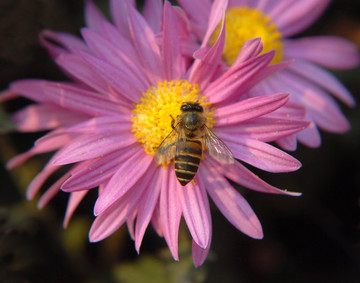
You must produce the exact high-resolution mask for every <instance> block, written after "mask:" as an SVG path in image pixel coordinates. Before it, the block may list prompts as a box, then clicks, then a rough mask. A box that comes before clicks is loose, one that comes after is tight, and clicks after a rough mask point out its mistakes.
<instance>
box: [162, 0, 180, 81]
mask: <svg viewBox="0 0 360 283" xmlns="http://www.w3.org/2000/svg"><path fill="white" fill-rule="evenodd" d="M177 26H178V24H177V15H176V13H175V11H174V10H173V8H172V6H171V4H170V3H169V2H167V1H166V2H165V3H164V19H163V42H162V46H163V49H162V62H163V70H164V76H165V79H167V80H179V79H180V78H181V77H182V76H183V75H184V74H185V62H184V60H183V56H181V55H182V54H181V46H180V44H179V41H180V40H179V37H180V34H179V30H178V28H177Z"/></svg>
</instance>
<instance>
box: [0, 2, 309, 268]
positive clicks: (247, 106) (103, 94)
mask: <svg viewBox="0 0 360 283" xmlns="http://www.w3.org/2000/svg"><path fill="white" fill-rule="evenodd" d="M150 2H151V1H150ZM110 3H111V11H112V18H113V22H114V24H115V25H112V24H111V23H109V22H108V21H106V20H105V19H104V17H103V16H102V14H101V13H100V12H99V11H98V9H97V8H96V7H95V5H93V3H92V2H90V1H88V2H87V6H86V20H87V26H88V27H87V28H84V29H82V30H81V34H82V37H83V39H84V40H81V39H79V38H76V37H74V36H71V35H69V34H64V33H58V32H51V31H44V32H43V33H42V36H41V40H42V42H43V44H44V45H45V46H46V47H47V48H48V50H49V51H50V54H51V55H52V56H53V57H54V58H55V61H56V63H57V64H58V65H59V66H60V67H61V68H62V69H63V70H64V71H65V72H66V73H67V74H68V75H69V76H70V77H71V78H72V79H73V82H50V81H45V80H21V81H17V82H14V83H12V84H11V85H10V87H9V89H8V90H7V91H5V92H4V93H3V94H2V100H6V99H10V98H14V97H16V96H17V95H21V96H24V97H26V98H29V99H31V100H33V101H35V102H36V104H33V105H30V106H28V107H26V108H25V109H22V110H20V111H19V112H17V113H15V115H14V120H15V121H16V123H17V125H18V129H19V131H22V132H30V131H39V130H50V132H49V133H48V134H46V135H45V136H44V137H42V138H40V139H39V140H38V141H37V142H36V143H35V145H34V147H33V148H32V149H30V150H29V151H28V152H26V153H23V154H20V155H18V156H16V157H14V158H13V159H12V160H10V161H9V163H8V167H9V168H13V167H14V166H17V165H19V164H21V163H22V162H24V161H25V160H27V159H28V158H30V157H31V156H33V155H35V154H40V153H44V152H49V151H56V153H55V154H54V155H53V157H52V158H51V159H50V161H49V162H48V164H47V165H46V166H45V167H44V169H43V170H42V172H40V173H39V174H38V175H37V176H36V177H35V179H34V180H33V181H32V182H31V184H30V185H29V188H28V190H27V197H28V198H29V199H31V198H33V197H34V195H35V194H36V193H37V192H38V191H39V189H40V187H41V186H42V185H43V184H44V182H45V180H46V179H47V178H48V177H49V176H50V175H51V174H52V173H53V172H55V171H56V170H57V169H59V168H60V167H62V166H63V165H67V164H72V165H73V166H72V167H71V168H70V169H69V171H68V172H67V173H66V174H64V175H63V176H62V177H61V178H60V179H59V180H58V181H56V182H55V183H54V184H53V185H52V186H51V187H50V188H49V189H48V190H47V191H46V192H45V193H44V194H43V196H42V197H41V198H40V200H39V207H43V206H44V205H45V204H46V203H47V202H48V201H49V200H50V199H51V198H52V197H53V196H54V195H55V194H57V193H58V192H59V191H60V189H61V190H63V191H65V192H69V193H70V198H69V202H68V207H67V211H66V215H65V220H64V226H66V225H67V224H68V222H69V219H70V217H71V215H72V214H73V212H74V210H75V209H76V207H77V206H78V204H79V203H80V202H81V200H82V199H83V197H84V196H85V195H86V193H87V192H88V191H89V190H90V189H93V188H99V196H98V199H97V201H96V203H95V206H94V214H95V215H96V219H95V221H94V223H93V225H92V227H91V229H90V233H89V238H90V241H92V242H97V241H100V240H102V239H104V238H106V237H108V236H109V235H111V234H112V233H113V232H115V231H116V230H117V229H118V228H119V227H121V226H122V225H123V224H125V223H127V225H128V228H129V232H130V235H131V237H132V238H133V239H134V241H135V247H136V250H137V251H138V252H139V250H140V245H141V242H142V239H143V236H144V233H145V230H146V228H147V226H148V225H149V223H150V222H151V224H152V226H153V227H154V228H155V230H156V231H157V233H158V234H159V235H160V236H163V237H164V238H165V240H166V242H167V244H168V246H169V249H170V251H171V254H172V256H173V257H174V259H175V260H178V258H179V257H178V229H179V223H180V219H181V217H184V219H185V222H186V224H187V227H188V228H189V231H190V234H191V236H192V239H193V259H194V264H195V265H196V266H199V265H201V264H202V263H203V261H204V260H205V258H206V255H207V253H208V251H209V248H210V242H211V234H212V225H211V217H210V207H209V200H208V195H209V196H210V197H211V199H212V200H213V201H214V203H215V204H216V205H217V207H218V208H219V209H220V211H221V212H222V213H223V214H224V216H225V217H226V218H227V219H228V220H229V221H230V222H231V223H232V224H233V225H234V226H235V227H236V228H238V229H239V230H240V231H242V232H243V233H245V234H247V235H248V236H250V237H253V238H262V237H263V233H262V229H261V225H260V222H259V220H258V218H257V217H256V215H255V213H254V211H253V210H252V209H251V207H250V205H249V204H248V203H247V202H246V200H245V199H244V198H243V197H242V196H241V195H240V194H239V193H238V192H237V191H236V190H235V189H234V188H233V187H232V186H231V185H230V183H229V181H228V180H227V179H230V180H232V181H234V182H236V183H239V184H240V185H242V186H244V187H247V188H249V189H252V190H256V191H260V192H267V193H275V194H285V195H298V194H297V193H291V192H288V191H283V190H280V189H277V188H275V187H273V186H271V185H269V184H267V183H266V182H264V181H263V180H261V179H260V178H259V177H258V176H256V175H255V174H253V173H252V172H251V171H250V170H249V169H247V168H246V167H245V166H244V165H242V164H241V163H240V162H238V161H235V163H234V164H228V165H226V164H222V163H220V162H219V161H217V160H216V159H214V158H213V157H211V156H210V155H208V153H207V152H205V153H204V156H203V157H204V158H203V160H202V161H201V164H200V166H199V170H198V173H197V174H196V176H195V181H194V182H190V183H189V184H187V185H186V186H184V187H183V186H181V185H180V183H179V182H178V180H177V179H176V177H175V173H174V168H173V165H172V164H167V165H166V164H165V165H160V164H156V163H155V161H154V155H155V153H156V150H157V148H158V147H159V145H160V143H161V142H162V140H163V139H164V138H165V137H166V136H167V135H168V134H169V132H170V131H171V130H172V128H171V121H172V118H171V116H172V117H176V116H177V115H179V114H180V107H181V105H182V103H183V102H197V103H199V104H200V105H201V106H202V107H203V108H204V115H205V118H206V125H207V126H208V127H209V128H210V129H212V130H213V131H214V132H215V133H216V134H217V135H218V137H219V138H220V139H222V140H223V142H224V143H226V145H227V146H228V147H229V148H230V149H231V151H232V153H233V156H234V157H235V158H237V159H239V160H241V161H244V162H246V163H248V164H251V165H253V166H255V167H258V168H260V169H263V170H266V171H270V172H289V171H294V170H297V169H298V168H299V167H300V163H299V162H298V161H297V160H296V159H294V158H293V157H291V156H290V155H288V154H286V153H284V152H282V151H281V150H279V149H277V148H275V147H273V146H271V145H269V144H268V143H267V142H271V141H274V140H277V139H279V138H282V137H286V136H288V135H291V134H293V133H296V132H298V131H300V130H303V129H304V128H305V127H306V126H307V125H308V123H307V122H303V121H301V119H302V117H303V115H304V113H303V110H302V108H299V107H297V106H294V105H292V104H289V105H287V106H284V105H285V104H286V103H287V101H288V99H289V95H288V94H282V93H279V94H271V95H264V96H261V97H255V98H250V99H244V100H240V97H241V95H242V94H244V93H245V92H246V91H247V90H249V89H250V88H251V87H253V86H254V85H255V84H256V83H257V82H259V81H261V80H262V79H263V78H264V77H267V76H269V75H271V74H273V73H274V72H275V71H277V70H279V69H281V68H283V67H284V66H285V65H284V64H275V65H271V66H269V64H270V62H271V61H272V60H273V57H274V53H275V52H274V51H269V52H266V53H264V54H261V55H260V54H259V53H260V52H261V49H262V43H261V40H259V39H255V40H250V41H248V42H247V43H245V44H244V46H243V48H242V49H241V51H240V53H239V55H238V57H237V59H236V63H234V64H233V65H232V66H231V67H230V68H229V69H228V71H226V72H225V73H223V74H222V75H221V76H217V75H216V70H217V69H218V66H219V64H220V63H221V58H222V53H223V47H224V42H225V30H224V29H222V30H221V31H220V33H219V36H218V39H217V40H216V41H215V42H214V44H213V46H212V47H211V48H209V49H207V50H200V51H199V52H198V53H199V54H197V55H198V57H199V58H200V57H201V59H199V58H198V59H195V60H194V62H193V63H191V64H189V62H188V58H187V57H184V56H182V53H183V52H182V50H181V46H182V44H181V43H180V40H181V39H182V38H184V37H186V36H187V35H186V24H185V23H186V21H185V19H184V13H183V12H182V11H181V10H179V9H178V8H174V7H172V6H171V5H170V4H169V2H167V1H165V3H164V6H163V11H162V12H161V13H158V14H156V13H152V12H151V9H152V8H150V7H149V6H146V7H145V12H144V16H142V15H141V14H139V13H138V11H137V10H136V9H135V8H134V6H133V5H132V4H131V3H130V2H129V1H111V2H110ZM146 11H148V12H146ZM157 11H158V10H157ZM220 12H221V13H222V14H223V15H224V12H225V10H222V11H220ZM160 19H162V21H163V22H162V25H160ZM157 32H160V33H162V40H161V43H160V44H159V43H158V41H157V39H156V36H155V33H157ZM275 110H277V111H276V112H275ZM289 113H292V114H291V115H290V116H289ZM294 113H295V114H294ZM264 115H267V118H266V119H265V118H264Z"/></svg>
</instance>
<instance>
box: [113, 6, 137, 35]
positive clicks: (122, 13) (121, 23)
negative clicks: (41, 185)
mask: <svg viewBox="0 0 360 283" xmlns="http://www.w3.org/2000/svg"><path fill="white" fill-rule="evenodd" d="M127 4H129V5H133V6H135V1H134V0H123V1H119V0H110V13H111V18H112V21H113V22H114V23H115V25H116V27H117V28H118V30H119V31H120V33H121V34H122V35H124V36H126V37H129V27H128V17H129V15H128V13H127V9H126V5H127Z"/></svg>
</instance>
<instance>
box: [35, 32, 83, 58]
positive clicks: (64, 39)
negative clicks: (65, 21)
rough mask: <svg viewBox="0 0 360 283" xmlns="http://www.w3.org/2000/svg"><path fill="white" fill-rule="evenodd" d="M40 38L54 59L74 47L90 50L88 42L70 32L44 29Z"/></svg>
mask: <svg viewBox="0 0 360 283" xmlns="http://www.w3.org/2000/svg"><path fill="white" fill-rule="evenodd" d="M39 39H40V43H41V44H42V45H43V46H44V47H45V48H46V49H47V51H48V52H49V54H50V56H51V57H52V58H54V59H55V58H56V57H58V56H60V55H61V54H66V53H69V52H70V50H72V48H76V49H79V50H88V47H87V46H86V44H85V43H84V42H83V41H82V40H81V39H80V38H79V37H77V36H74V35H72V34H69V33H63V32H54V31H51V30H43V31H42V32H41V33H40V35H39ZM54 43H56V44H54ZM59 45H60V46H59Z"/></svg>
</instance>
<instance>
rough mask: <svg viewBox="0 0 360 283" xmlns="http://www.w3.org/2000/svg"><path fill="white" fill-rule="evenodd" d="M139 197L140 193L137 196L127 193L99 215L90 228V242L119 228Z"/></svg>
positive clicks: (98, 239) (102, 237) (99, 239)
mask: <svg viewBox="0 0 360 283" xmlns="http://www.w3.org/2000/svg"><path fill="white" fill-rule="evenodd" d="M139 198H140V194H139V195H137V196H136V195H135V194H126V195H125V197H124V198H122V199H118V200H117V201H116V202H114V204H113V205H112V206H110V207H109V208H108V209H107V210H105V211H104V212H103V213H101V214H100V215H98V216H97V217H96V219H95V221H94V222H93V224H92V225H91V228H90V232H89V240H90V242H98V241H101V240H103V239H105V238H106V237H108V236H110V235H111V234H112V233H114V232H115V231H116V230H117V229H119V228H120V227H121V226H122V225H123V224H124V223H125V222H126V220H127V217H128V216H129V215H132V212H133V210H134V209H135V208H136V205H137V201H138V199H139Z"/></svg>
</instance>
